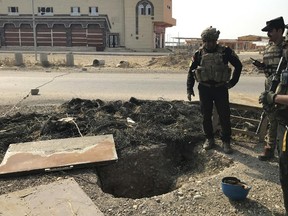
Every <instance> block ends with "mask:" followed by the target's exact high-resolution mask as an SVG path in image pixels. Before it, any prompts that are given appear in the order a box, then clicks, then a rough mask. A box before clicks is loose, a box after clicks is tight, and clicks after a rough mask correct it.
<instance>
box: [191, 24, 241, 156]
mask: <svg viewBox="0 0 288 216" xmlns="http://www.w3.org/2000/svg"><path fill="white" fill-rule="evenodd" d="M219 34H220V31H218V30H216V28H213V27H212V26H211V27H209V28H207V29H205V30H204V31H203V32H202V34H201V38H202V41H203V46H202V47H200V48H199V50H197V51H196V52H195V54H194V55H193V58H192V63H191V66H190V68H189V71H188V77H187V97H188V100H189V101H191V96H195V95H194V90H193V88H194V84H195V80H196V81H197V82H198V83H199V85H198V91H199V99H200V108H201V113H202V116H203V130H204V134H205V137H206V141H205V142H204V145H203V148H204V149H205V150H209V149H212V148H214V147H215V139H214V130H213V126H212V113H213V105H214V104H215V107H216V109H217V112H218V115H219V120H220V125H221V140H222V143H223V149H224V152H225V153H226V154H230V153H232V148H231V145H230V141H231V123H230V105H229V93H228V89H230V88H232V87H233V86H235V85H236V84H237V82H238V81H239V77H240V74H241V71H242V63H241V62H240V60H239V58H238V56H237V55H236V53H235V52H234V51H233V50H232V49H231V48H229V47H226V46H222V45H220V44H218V43H217V40H218V38H219ZM228 63H230V64H231V65H232V66H233V67H234V70H233V73H232V72H231V71H232V70H231V68H230V67H229V66H228Z"/></svg>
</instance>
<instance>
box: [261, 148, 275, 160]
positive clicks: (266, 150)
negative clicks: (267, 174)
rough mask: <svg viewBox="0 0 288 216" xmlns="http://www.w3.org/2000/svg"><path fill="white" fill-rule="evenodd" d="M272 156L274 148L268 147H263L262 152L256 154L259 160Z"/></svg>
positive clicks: (269, 158) (268, 158)
mask: <svg viewBox="0 0 288 216" xmlns="http://www.w3.org/2000/svg"><path fill="white" fill-rule="evenodd" d="M272 158H274V149H273V148H270V147H266V146H265V147H264V152H263V154H261V155H259V156H258V159H259V160H260V161H268V160H271V159H272Z"/></svg>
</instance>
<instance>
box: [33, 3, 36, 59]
mask: <svg viewBox="0 0 288 216" xmlns="http://www.w3.org/2000/svg"><path fill="white" fill-rule="evenodd" d="M32 21H33V38H34V53H35V61H36V62H37V41H36V24H35V14H34V0H32Z"/></svg>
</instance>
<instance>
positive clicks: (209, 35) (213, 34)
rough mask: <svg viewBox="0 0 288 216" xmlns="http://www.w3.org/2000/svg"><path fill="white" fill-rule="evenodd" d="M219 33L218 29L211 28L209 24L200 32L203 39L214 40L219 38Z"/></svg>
mask: <svg viewBox="0 0 288 216" xmlns="http://www.w3.org/2000/svg"><path fill="white" fill-rule="evenodd" d="M219 34H220V31H219V30H216V28H212V26H210V27H209V28H206V29H205V30H204V31H203V32H202V33H201V38H202V40H203V41H216V40H218V38H219Z"/></svg>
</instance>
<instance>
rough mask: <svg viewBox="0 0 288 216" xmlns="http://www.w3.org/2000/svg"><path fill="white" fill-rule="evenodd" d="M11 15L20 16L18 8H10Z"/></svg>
mask: <svg viewBox="0 0 288 216" xmlns="http://www.w3.org/2000/svg"><path fill="white" fill-rule="evenodd" d="M8 14H9V15H18V7H8Z"/></svg>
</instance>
